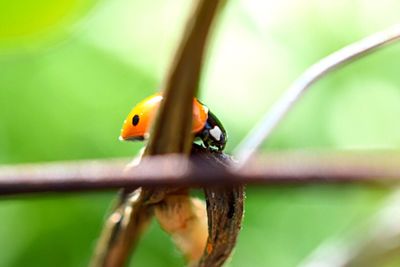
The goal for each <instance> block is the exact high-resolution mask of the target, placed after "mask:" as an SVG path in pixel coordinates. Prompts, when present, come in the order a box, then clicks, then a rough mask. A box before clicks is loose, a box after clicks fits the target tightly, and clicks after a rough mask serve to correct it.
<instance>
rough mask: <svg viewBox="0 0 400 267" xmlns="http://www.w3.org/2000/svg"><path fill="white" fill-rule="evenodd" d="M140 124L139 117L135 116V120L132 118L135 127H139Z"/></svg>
mask: <svg viewBox="0 0 400 267" xmlns="http://www.w3.org/2000/svg"><path fill="white" fill-rule="evenodd" d="M138 123H139V115H137V114H136V115H135V116H133V118H132V125H133V126H136V125H138Z"/></svg>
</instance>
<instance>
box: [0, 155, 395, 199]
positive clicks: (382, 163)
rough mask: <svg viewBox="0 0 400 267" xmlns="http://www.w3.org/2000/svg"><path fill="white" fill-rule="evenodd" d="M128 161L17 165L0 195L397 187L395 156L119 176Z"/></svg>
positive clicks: (283, 158)
mask: <svg viewBox="0 0 400 267" xmlns="http://www.w3.org/2000/svg"><path fill="white" fill-rule="evenodd" d="M128 161H129V159H119V160H96V161H78V162H59V163H46V164H20V165H11V166H3V167H0V194H1V195H11V194H20V193H33V192H74V191H93V190H112V189H117V188H136V187H139V186H146V187H153V186H157V187H158V186H169V187H189V186H216V185H232V184H250V185H252V184H257V185H258V184H259V185H285V184H299V185H303V184H315V183H346V184H347V183H367V184H390V183H392V185H395V184H393V182H399V181H400V169H399V166H400V154H399V153H396V152H375V153H374V152H369V153H367V152H358V153H357V152H352V153H350V152H347V153H332V152H331V153H321V152H320V153H317V152H310V151H309V152H279V153H278V152H276V153H270V154H266V155H262V156H261V155H260V156H257V157H254V158H253V160H252V161H250V162H247V164H245V165H243V166H241V167H240V168H239V169H232V168H224V167H221V166H219V167H216V166H213V165H211V164H208V163H207V162H205V161H204V160H200V161H199V160H196V158H192V159H191V160H188V159H186V158H184V157H182V156H178V155H166V156H158V157H153V158H148V159H146V160H144V161H143V162H142V163H141V164H140V165H139V166H137V167H136V168H134V169H131V170H129V171H128V172H123V171H122V167H123V166H125V164H126V162H128Z"/></svg>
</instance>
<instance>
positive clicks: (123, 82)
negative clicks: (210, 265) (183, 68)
mask: <svg viewBox="0 0 400 267" xmlns="http://www.w3.org/2000/svg"><path fill="white" fill-rule="evenodd" d="M190 3H191V1H186V0H153V1H145V0H136V1H132V0H102V1H95V0H59V1H50V0H36V1H33V0H24V1H14V2H12V1H6V0H0V122H1V123H0V163H1V164H10V163H24V162H45V161H56V160H75V159H90V158H110V157H123V156H133V155H135V154H136V153H137V151H138V149H140V147H141V146H142V144H141V143H122V142H119V141H118V135H119V130H120V127H121V124H122V121H123V120H124V118H125V116H126V114H127V113H128V112H129V110H130V109H131V108H132V106H133V105H134V104H135V103H137V102H138V101H140V100H141V99H143V98H144V97H145V96H147V95H149V94H152V93H153V92H154V91H155V90H157V88H159V87H160V86H161V83H162V77H163V76H164V74H165V71H166V68H167V66H168V63H169V61H170V59H171V55H172V53H173V51H174V47H175V45H176V41H177V40H178V38H179V33H180V31H181V29H182V24H183V22H184V20H185V17H186V15H187V12H188V10H189V6H190ZM398 10H400V2H399V1H397V0H381V1H369V0H357V1H347V0H338V1H328V0H319V1H317V0H314V1H299V0H284V1H264V0H232V1H229V3H228V5H227V8H226V10H225V12H224V14H223V17H222V18H221V20H220V23H219V24H218V27H217V28H216V31H215V34H214V39H213V42H212V46H211V49H210V53H209V55H208V60H207V64H206V68H205V72H204V76H203V79H202V84H201V93H200V99H201V100H202V101H203V102H204V103H207V105H208V106H209V107H210V108H211V109H212V110H213V112H214V113H215V114H217V115H218V117H219V118H220V119H221V120H222V122H223V123H224V125H225V128H226V129H227V130H228V132H229V138H230V141H229V144H228V147H227V151H228V152H229V151H232V150H233V149H234V147H235V146H236V145H237V144H238V142H239V141H240V140H241V139H242V138H243V137H244V136H245V135H246V133H247V132H248V131H249V129H250V128H251V127H252V126H253V125H254V124H255V123H256V122H257V121H258V120H259V119H260V117H261V116H262V115H263V114H264V112H265V111H267V110H268V108H269V107H270V106H271V104H272V103H274V101H276V100H277V99H278V97H279V96H280V95H281V94H282V92H283V90H284V89H285V88H286V87H287V86H288V85H289V84H290V82H291V81H293V79H295V78H296V76H297V75H299V74H300V73H301V71H302V70H304V69H305V68H306V67H307V66H309V65H310V64H312V63H314V62H315V61H316V60H318V59H320V58H321V57H323V56H325V55H327V54H329V53H330V52H333V51H334V50H336V49H339V48H341V47H342V46H344V45H346V44H349V43H351V42H353V41H356V40H358V39H360V38H361V37H363V36H365V35H368V34H370V33H373V32H375V31H378V30H381V29H384V28H385V27H387V26H389V25H391V24H394V23H396V22H397V21H399V12H398ZM399 70H400V46H399V45H394V46H391V47H389V48H387V49H384V50H383V51H380V52H379V53H377V54H374V55H372V56H369V57H368V58H365V59H363V60H361V61H358V62H356V63H354V64H352V65H350V66H348V67H346V68H345V69H343V70H341V71H340V72H337V73H335V74H332V75H330V76H329V77H328V78H327V79H324V80H323V81H322V82H320V83H318V84H317V85H316V86H315V87H313V89H312V90H311V91H310V92H309V93H308V94H307V95H306V96H305V97H304V100H303V101H302V102H301V103H300V104H299V105H298V106H297V107H296V108H295V109H294V111H293V112H292V113H291V114H290V116H289V117H288V118H287V119H286V120H285V122H284V123H283V124H282V125H281V126H280V127H279V129H278V130H277V131H276V132H275V133H274V135H273V136H272V138H271V139H270V140H269V141H268V143H266V144H265V146H264V150H290V149H315V150H344V149H383V148H384V149H398V148H400V125H399V123H398V118H399V117H400V75H399ZM389 193H390V191H389V190H387V189H382V188H371V187H369V188H365V187H357V186H308V187H285V188H282V187H279V188H278V187H271V188H258V189H256V188H248V193H247V200H246V213H245V219H244V225H243V230H242V232H241V235H240V238H239V241H238V245H237V248H236V250H235V254H234V256H233V257H232V259H231V261H230V262H229V263H228V264H227V266H232V267H233V266H236V267H239V266H274V267H275V266H276V267H293V266H295V265H296V264H298V263H299V262H300V261H301V260H302V259H303V258H304V257H306V256H307V255H308V254H309V253H310V252H311V251H312V250H313V249H314V248H316V247H317V246H318V245H319V244H320V243H321V242H322V241H323V240H325V239H327V238H332V237H334V236H338V235H341V234H343V235H346V233H350V232H351V231H352V229H356V228H358V227H360V226H362V225H364V223H365V221H366V220H367V219H368V218H369V217H371V216H372V215H373V214H374V212H375V211H376V210H377V209H378V208H379V207H380V205H381V204H382V201H383V200H384V199H385V196H386V195H388V194H389ZM114 196H115V192H108V193H104V192H103V193H89V194H86V193H80V194H57V195H55V194H51V195H34V196H23V197H21V196H18V197H3V198H2V199H1V201H0V218H1V226H0V267H3V266H7V267H8V266H24V267H25V266H30V267H34V266H41V267H43V266H59V267H63V266H65V267H67V266H71V267H72V266H74V267H75V266H86V265H87V263H88V261H89V258H90V255H91V253H92V249H93V246H94V244H95V241H96V237H97V236H98V234H99V232H100V229H101V226H102V222H103V220H104V218H105V214H106V213H107V211H108V208H109V206H110V201H111V200H112V199H113V197H114ZM399 264H400V263H399V262H397V264H396V263H395V264H394V265H393V266H398V265H399ZM132 265H135V266H181V265H183V260H182V258H181V256H180V255H179V253H178V252H177V250H176V249H174V248H173V246H172V244H171V242H170V240H169V237H168V236H167V235H166V234H165V233H163V232H162V231H161V230H160V229H159V227H158V225H157V223H153V224H152V225H151V227H150V230H149V231H148V232H147V234H146V235H145V236H144V237H143V239H142V240H141V242H140V245H139V248H138V250H137V252H136V253H135V257H134V258H133V260H132Z"/></svg>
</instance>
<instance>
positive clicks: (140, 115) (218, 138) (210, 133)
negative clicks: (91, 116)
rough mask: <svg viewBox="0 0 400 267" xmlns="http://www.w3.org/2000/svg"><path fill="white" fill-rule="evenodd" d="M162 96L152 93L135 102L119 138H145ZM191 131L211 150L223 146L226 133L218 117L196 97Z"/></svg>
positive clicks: (220, 149)
mask: <svg viewBox="0 0 400 267" xmlns="http://www.w3.org/2000/svg"><path fill="white" fill-rule="evenodd" d="M162 100H163V96H162V95H161V94H155V95H152V96H150V97H148V98H146V99H144V100H143V101H142V102H140V103H139V104H137V105H136V106H135V107H134V108H133V109H132V110H131V112H130V113H129V115H128V117H127V118H126V120H125V121H124V124H123V126H122V129H121V135H120V137H119V139H120V140H123V141H132V140H145V139H147V138H148V137H149V130H150V126H151V123H152V121H153V119H154V116H155V115H156V111H157V109H158V107H159V106H160V103H161V101H162ZM192 121H193V126H192V133H193V134H194V135H195V138H196V139H195V141H196V140H197V141H200V142H201V145H202V146H204V147H205V148H207V149H209V150H213V151H222V150H223V149H224V148H225V144H226V141H227V134H226V131H225V129H224V127H223V126H222V124H221V122H220V121H219V120H218V118H217V117H216V116H215V115H214V114H213V113H212V112H211V111H209V109H208V108H207V107H206V106H205V105H203V104H202V103H201V102H200V101H198V100H197V99H196V98H194V99H193V119H192Z"/></svg>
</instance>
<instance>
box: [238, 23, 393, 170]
mask: <svg viewBox="0 0 400 267" xmlns="http://www.w3.org/2000/svg"><path fill="white" fill-rule="evenodd" d="M399 39H400V24H397V25H395V26H393V27H391V28H389V29H386V30H384V31H381V32H378V33H375V34H373V35H371V36H369V37H366V38H365V39H362V40H361V41H358V42H356V43H353V44H350V45H349V46H346V47H344V48H342V49H340V50H338V51H336V52H334V53H333V54H331V55H329V56H327V57H325V58H323V59H322V60H321V61H319V62H317V63H316V64H314V65H312V66H311V67H310V68H308V69H307V70H306V71H305V72H304V73H303V74H302V75H301V76H300V77H299V78H298V79H297V80H295V81H294V82H293V84H292V85H291V86H290V87H289V88H288V89H287V90H286V92H285V93H284V94H283V96H282V97H281V98H280V99H279V101H278V102H277V103H275V105H274V106H273V107H272V108H271V110H270V111H269V112H268V113H266V114H265V116H264V118H263V119H261V121H260V122H259V124H258V125H256V126H255V127H254V128H253V130H251V131H250V133H249V134H248V135H247V136H246V137H245V139H244V140H243V141H242V142H241V143H240V144H239V145H238V147H237V148H236V150H235V153H234V154H235V156H236V158H237V159H239V162H240V163H244V162H246V161H248V160H249V158H250V157H251V156H252V155H253V154H254V153H255V151H256V150H257V149H258V148H259V147H260V146H261V144H262V143H263V142H264V140H265V139H267V138H268V137H269V136H270V134H271V133H272V131H273V130H274V129H275V128H276V127H277V125H278V124H279V123H280V122H281V121H282V120H283V119H284V118H285V116H286V114H287V113H288V112H289V111H290V110H291V109H292V108H293V106H294V105H295V104H296V102H298V101H299V100H300V98H301V96H302V95H303V94H304V93H305V92H306V91H307V89H309V88H310V86H311V85H313V84H314V83H315V82H317V81H318V80H320V79H321V78H323V77H324V76H326V75H327V74H329V73H330V72H332V71H333V70H335V69H338V68H340V67H343V66H344V65H345V64H347V63H349V62H351V61H353V60H355V59H357V58H360V57H362V56H365V55H367V54H369V53H372V52H375V51H377V50H378V49H379V48H381V47H383V46H385V45H388V44H390V43H393V42H394V41H398V40H399Z"/></svg>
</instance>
